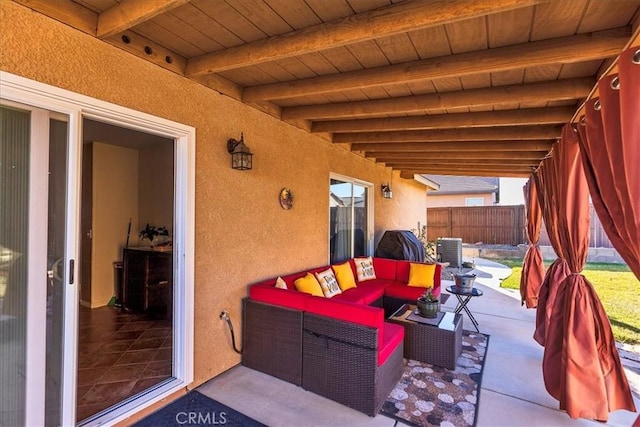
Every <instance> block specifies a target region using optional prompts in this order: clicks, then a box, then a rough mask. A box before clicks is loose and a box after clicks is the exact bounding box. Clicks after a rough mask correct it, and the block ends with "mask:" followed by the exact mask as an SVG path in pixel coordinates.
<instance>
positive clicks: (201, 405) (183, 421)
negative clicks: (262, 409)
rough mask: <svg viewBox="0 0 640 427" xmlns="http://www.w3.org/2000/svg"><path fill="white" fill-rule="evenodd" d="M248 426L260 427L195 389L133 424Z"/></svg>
mask: <svg viewBox="0 0 640 427" xmlns="http://www.w3.org/2000/svg"><path fill="white" fill-rule="evenodd" d="M185 425H188V426H189V427H192V426H250V427H261V426H264V424H262V423H259V422H258V421H256V420H254V419H253V418H249V417H247V416H246V415H244V414H241V413H240V412H238V411H236V410H235V409H231V408H229V407H228V406H226V405H223V404H222V403H220V402H217V401H215V400H213V399H209V398H208V397H207V396H205V395H204V394H201V393H198V392H197V391H190V392H189V393H187V394H186V395H184V396H182V397H181V398H180V399H178V400H176V401H174V402H171V403H170V404H168V405H167V406H164V407H162V408H160V409H159V410H157V411H156V412H154V413H152V414H150V415H149V416H147V417H146V418H143V419H141V420H140V421H138V422H137V423H135V424H134V426H140V427H143V426H147V427H164V426H185Z"/></svg>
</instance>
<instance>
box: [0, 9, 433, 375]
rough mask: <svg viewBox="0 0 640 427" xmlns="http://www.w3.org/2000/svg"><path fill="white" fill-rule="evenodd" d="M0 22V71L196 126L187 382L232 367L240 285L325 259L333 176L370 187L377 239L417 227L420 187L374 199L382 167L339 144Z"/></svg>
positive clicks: (196, 88) (45, 29)
mask: <svg viewBox="0 0 640 427" xmlns="http://www.w3.org/2000/svg"><path fill="white" fill-rule="evenodd" d="M0 21H1V22H2V25H3V31H0V49H1V50H2V52H3V54H2V55H0V69H2V70H5V71H8V72H11V73H14V74H17V75H21V76H24V77H27V78H31V79H34V80H38V81H41V82H44V83H48V84H51V85H54V86H58V87H61V88H64V89H68V90H71V91H74V92H78V93H82V94H84V95H88V96H91V97H94V98H97V99H101V100H105V101H108V102H112V103H115V104H118V105H122V106H126V107H128V108H132V109H136V110H139V111H144V112H147V113H150V114H153V115H156V116H160V117H164V118H167V119H170V120H174V121H177V122H181V123H185V124H187V125H190V126H194V127H195V128H196V135H197V141H196V200H195V202H196V212H195V215H196V219H195V224H196V232H195V249H196V256H195V284H194V286H195V308H194V316H195V337H194V342H195V381H194V384H193V385H192V386H196V385H198V384H200V383H202V382H204V381H206V380H208V379H210V378H212V377H213V376H215V375H217V374H220V373H222V372H224V371H225V370H227V369H229V368H230V367H232V366H233V365H236V364H238V363H239V362H240V358H239V356H238V355H237V354H236V353H235V352H234V351H233V350H232V348H231V338H230V335H229V330H228V329H227V326H226V324H225V322H224V321H221V320H220V319H219V318H218V313H220V312H221V311H222V310H228V311H229V313H230V317H231V319H232V320H233V322H234V325H235V328H236V334H237V337H236V338H237V339H238V340H240V337H241V333H242V321H241V320H242V313H241V301H242V298H244V297H246V295H247V286H248V285H249V284H250V283H254V282H257V281H259V280H261V279H264V278H267V277H274V276H277V275H280V274H286V273H288V272H293V271H297V270H301V269H304V268H308V267H312V266H319V265H325V264H326V263H327V262H328V257H329V255H328V223H329V174H330V173H331V172H334V173H338V174H342V175H346V176H350V177H354V178H357V179H360V180H363V181H367V182H370V183H372V184H373V185H374V191H373V195H374V200H373V203H374V221H375V238H376V243H377V241H378V240H379V239H380V236H381V235H382V234H383V232H384V231H385V230H387V229H412V228H416V227H417V223H418V222H421V223H422V224H424V222H425V217H426V214H425V212H426V209H425V208H426V206H425V187H424V186H423V185H421V184H419V183H417V182H416V181H414V180H403V179H400V177H399V175H398V173H394V176H393V182H392V185H393V199H390V200H389V199H383V198H382V195H381V192H380V186H381V184H382V183H387V182H389V179H390V170H389V169H388V168H384V167H382V166H379V165H376V164H375V163H373V162H371V161H370V160H367V159H364V158H362V157H360V156H358V155H356V154H353V153H350V152H348V151H347V150H346V149H345V148H344V147H342V146H340V145H339V144H331V143H330V142H327V141H326V140H323V139H321V138H318V137H316V136H314V135H311V134H309V133H307V132H304V131H302V130H300V129H298V128H296V127H293V126H291V125H288V124H286V123H283V122H281V121H279V120H277V119H276V118H274V117H271V116H269V115H267V114H264V113H262V112H259V111H257V110H255V109H253V108H251V107H248V106H246V105H244V104H242V103H241V102H238V101H236V100H233V99H230V98H228V97H226V96H223V95H220V94H219V93H217V92H215V91H213V90H210V89H207V88H205V87H204V86H202V85H200V84H198V83H195V82H193V81H189V80H187V79H185V78H183V77H181V76H178V75H176V74H174V73H172V72H169V71H167V70H164V69H161V68H159V67H157V66H155V65H153V64H151V63H149V62H146V61H144V60H142V59H139V58H136V57H134V56H132V55H130V54H128V53H126V52H124V51H122V50H119V49H117V48H115V47H113V46H110V45H108V44H106V43H104V42H101V41H99V40H97V39H95V38H93V37H90V36H88V35H86V34H83V33H81V32H79V31H77V30H74V29H72V28H70V27H68V26H66V25H63V24H60V23H58V22H57V21H54V20H51V19H50V18H47V17H45V16H43V15H40V14H38V13H35V12H32V11H31V10H29V9H27V8H26V7H24V6H21V5H19V4H17V3H15V2H10V1H0ZM240 132H244V137H245V141H246V143H247V145H248V146H249V147H250V148H251V150H252V151H253V152H254V154H255V155H254V158H253V159H254V160H253V164H254V168H253V170H251V171H237V170H232V169H231V168H230V159H229V154H228V153H227V151H226V141H227V139H229V138H232V137H233V138H239V137H240ZM283 187H288V188H290V189H291V190H292V192H293V194H294V197H295V206H294V207H293V209H291V210H283V209H282V208H281V207H280V204H279V201H278V195H279V193H280V190H281V189H282V188H283ZM127 220H128V215H127ZM114 229H117V227H114ZM124 230H125V232H126V228H125V229H124ZM123 234H125V233H123ZM110 261H113V259H111V260H110Z"/></svg>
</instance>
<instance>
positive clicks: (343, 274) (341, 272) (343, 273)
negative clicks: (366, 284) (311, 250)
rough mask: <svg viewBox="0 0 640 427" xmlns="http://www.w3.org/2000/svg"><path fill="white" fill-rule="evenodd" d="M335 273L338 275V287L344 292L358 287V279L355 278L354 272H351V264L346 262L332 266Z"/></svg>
mask: <svg viewBox="0 0 640 427" xmlns="http://www.w3.org/2000/svg"><path fill="white" fill-rule="evenodd" d="M331 268H333V272H334V273H335V275H336V280H338V286H340V289H341V290H342V292H344V291H346V290H347V289H351V288H355V287H356V279H355V277H353V270H351V266H350V265H349V262H345V263H344V264H338V265H332V266H331Z"/></svg>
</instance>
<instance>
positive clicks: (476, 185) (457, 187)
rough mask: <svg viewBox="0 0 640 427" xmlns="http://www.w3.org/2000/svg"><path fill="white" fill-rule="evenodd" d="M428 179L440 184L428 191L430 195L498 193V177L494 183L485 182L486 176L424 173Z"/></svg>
mask: <svg viewBox="0 0 640 427" xmlns="http://www.w3.org/2000/svg"><path fill="white" fill-rule="evenodd" d="M424 177H426V178H427V179H429V180H430V181H433V182H435V183H438V184H440V189H439V190H436V191H429V195H430V196H437V195H444V194H486V193H498V185H497V184H498V178H494V179H495V182H496V183H495V184H493V183H491V182H487V179H488V178H480V177H475V176H449V175H424Z"/></svg>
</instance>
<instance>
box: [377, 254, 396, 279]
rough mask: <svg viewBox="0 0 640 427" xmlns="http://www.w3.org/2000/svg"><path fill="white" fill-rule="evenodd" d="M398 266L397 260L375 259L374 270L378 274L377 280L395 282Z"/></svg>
mask: <svg viewBox="0 0 640 427" xmlns="http://www.w3.org/2000/svg"><path fill="white" fill-rule="evenodd" d="M396 264H397V261H396V260H395V259H387V258H373V269H374V270H375V272H376V278H378V279H387V280H395V278H396Z"/></svg>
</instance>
